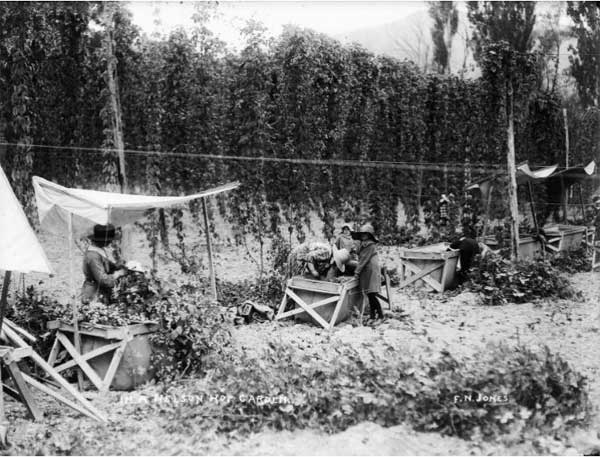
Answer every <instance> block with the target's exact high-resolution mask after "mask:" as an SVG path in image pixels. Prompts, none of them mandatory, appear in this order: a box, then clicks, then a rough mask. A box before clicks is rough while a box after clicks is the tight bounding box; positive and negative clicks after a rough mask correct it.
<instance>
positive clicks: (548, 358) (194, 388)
mask: <svg viewBox="0 0 600 457" xmlns="http://www.w3.org/2000/svg"><path fill="white" fill-rule="evenodd" d="M329 349H331V350H332V351H334V354H333V356H332V357H331V358H330V359H328V360H324V359H321V358H315V357H313V356H308V355H306V354H303V353H301V352H299V351H298V350H297V349H295V348H293V347H291V346H289V345H284V344H281V343H276V342H271V343H270V344H269V348H268V349H267V350H265V352H264V353H263V354H261V355H260V356H259V357H250V356H249V355H248V354H247V353H245V352H244V351H239V350H236V351H235V352H231V351H230V352H228V353H226V354H220V355H219V356H218V357H217V358H211V359H209V360H210V362H209V363H208V364H207V366H206V368H209V373H210V375H209V376H208V377H207V378H205V379H204V380H197V381H194V382H192V383H186V385H185V386H183V387H177V388H173V387H172V386H171V387H169V392H170V393H171V394H173V395H175V396H176V397H177V398H181V396H183V398H196V399H199V401H200V402H201V407H198V405H185V404H177V405H173V406H171V407H169V406H165V405H159V406H158V410H159V411H157V412H160V413H163V414H166V415H167V417H170V418H172V420H173V423H174V424H175V423H177V425H174V426H176V427H189V428H190V429H196V430H197V429H211V428H212V429H213V430H214V431H217V432H222V433H233V432H235V433H242V434H244V433H253V432H258V431H260V430H261V429H263V428H267V427H269V428H274V429H277V430H282V429H285V430H294V429H302V428H318V429H322V430H325V431H327V432H328V433H334V432H338V431H342V430H345V429H347V428H348V427H350V426H352V425H355V424H357V423H360V422H363V421H374V422H376V423H378V424H380V425H382V426H393V425H397V424H399V423H401V422H404V421H408V422H409V423H411V424H413V426H414V427H415V428H416V429H419V430H429V431H438V432H441V433H444V434H448V435H456V436H459V437H462V438H481V437H482V438H485V439H492V438H497V437H499V436H501V435H506V434H508V435H509V437H511V439H515V440H519V439H520V438H521V437H522V436H523V434H525V433H528V432H530V431H531V432H533V431H535V433H553V434H556V433H561V432H562V431H565V430H568V429H570V428H571V427H574V426H577V425H581V424H584V423H585V422H586V421H587V420H588V419H589V414H590V406H589V402H588V394H587V391H586V384H585V378H584V377H583V376H582V375H580V374H579V373H577V372H574V371H573V370H572V369H571V368H570V367H569V365H568V363H566V362H565V361H564V360H562V359H561V358H560V357H559V356H556V355H554V354H552V353H551V352H550V351H549V350H548V349H544V350H542V351H532V350H529V349H527V348H524V347H516V348H511V347H507V346H504V345H494V346H491V347H488V348H486V349H485V351H484V352H483V353H481V354H479V355H478V359H476V360H475V361H459V360H457V359H455V358H454V357H453V356H452V355H451V354H449V353H448V352H442V353H441V354H438V357H437V358H433V359H430V360H423V359H418V360H416V359H414V358H411V356H409V355H404V354H400V353H398V351H396V350H395V349H394V348H392V347H391V346H388V347H387V348H385V350H384V351H380V350H379V351H373V350H367V351H366V352H365V351H360V352H359V351H357V350H355V349H353V348H351V347H331V348H329ZM371 349H372V348H371ZM480 395H481V398H479V397H480ZM487 397H494V401H490V399H489V398H487ZM183 403H185V402H183ZM148 407H150V408H154V407H155V406H153V405H152V404H150V405H149V406H148Z"/></svg>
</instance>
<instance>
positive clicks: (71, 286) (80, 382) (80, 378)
mask: <svg viewBox="0 0 600 457" xmlns="http://www.w3.org/2000/svg"><path fill="white" fill-rule="evenodd" d="M73 275H74V272H73V213H69V294H70V296H71V303H72V306H73V342H74V343H75V349H77V352H78V353H79V354H81V336H80V335H79V310H78V306H77V300H76V299H75V286H74V284H73ZM77 387H79V390H83V375H82V373H81V369H79V368H77Z"/></svg>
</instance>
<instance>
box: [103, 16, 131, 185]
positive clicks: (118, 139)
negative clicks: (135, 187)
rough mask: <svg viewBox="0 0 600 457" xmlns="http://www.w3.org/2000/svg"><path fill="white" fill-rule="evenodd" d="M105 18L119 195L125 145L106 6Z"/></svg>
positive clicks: (124, 182)
mask: <svg viewBox="0 0 600 457" xmlns="http://www.w3.org/2000/svg"><path fill="white" fill-rule="evenodd" d="M107 9H108V11H107V17H106V35H105V43H106V67H107V68H106V83H107V85H108V92H109V97H110V107H111V111H112V116H111V126H112V133H113V144H114V147H115V149H116V150H117V154H118V157H119V185H120V188H121V193H126V192H127V187H128V186H127V174H126V173H125V144H124V142H123V121H122V118H121V100H120V97H119V79H118V75H117V57H116V55H115V49H114V43H113V32H114V11H113V9H112V7H111V6H107Z"/></svg>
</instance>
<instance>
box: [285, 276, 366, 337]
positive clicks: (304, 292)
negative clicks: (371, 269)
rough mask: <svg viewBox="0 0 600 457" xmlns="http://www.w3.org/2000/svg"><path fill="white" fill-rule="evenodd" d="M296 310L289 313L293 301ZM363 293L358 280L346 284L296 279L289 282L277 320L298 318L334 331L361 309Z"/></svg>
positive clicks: (302, 278) (296, 277)
mask: <svg viewBox="0 0 600 457" xmlns="http://www.w3.org/2000/svg"><path fill="white" fill-rule="evenodd" d="M290 300H291V301H292V302H293V303H294V305H295V306H294V309H292V310H288V311H286V310H285V309H286V305H287V304H288V302H289V301H290ZM361 303H362V293H361V291H360V290H359V288H358V281H356V280H355V279H350V280H348V281H345V282H342V283H334V282H329V281H317V280H314V279H308V278H304V277H301V276H294V277H293V278H291V279H290V280H289V281H288V282H287V286H286V290H285V293H284V297H283V300H282V302H281V305H280V307H279V311H278V313H277V316H276V317H275V319H276V320H280V319H285V318H286V317H291V316H294V317H295V318H296V319H298V320H300V321H303V322H313V323H317V324H319V325H321V326H322V327H323V328H328V329H331V328H333V327H334V326H335V325H336V324H338V323H340V322H343V321H345V320H346V319H348V318H349V317H350V315H351V314H352V308H353V307H354V306H357V307H360V304H361Z"/></svg>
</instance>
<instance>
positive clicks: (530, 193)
mask: <svg viewBox="0 0 600 457" xmlns="http://www.w3.org/2000/svg"><path fill="white" fill-rule="evenodd" d="M527 191H528V193H529V204H530V205H531V217H532V218H533V225H534V226H535V233H536V235H539V233H540V227H539V225H538V220H537V216H536V214H535V205H534V203H533V189H532V186H531V181H527Z"/></svg>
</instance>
